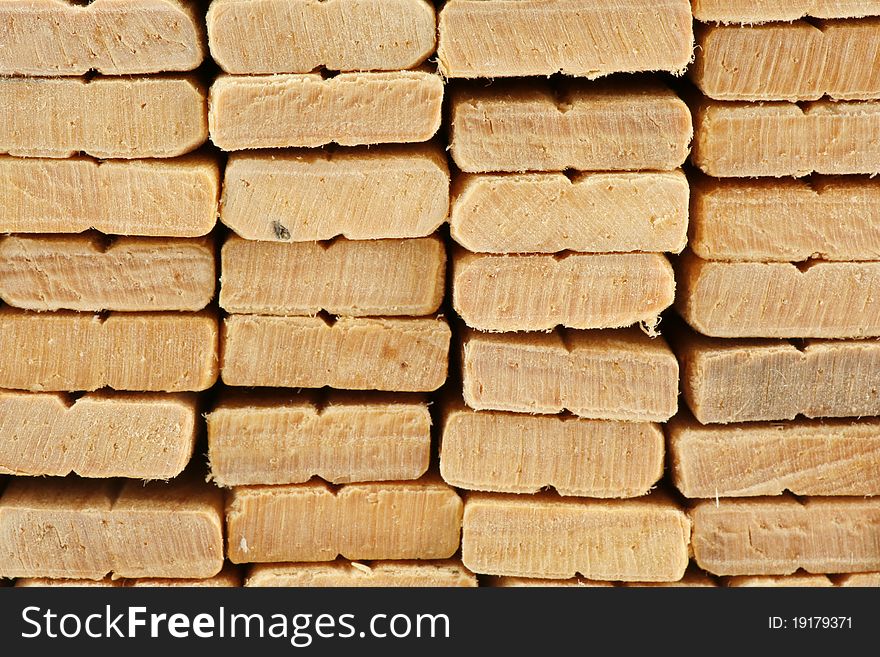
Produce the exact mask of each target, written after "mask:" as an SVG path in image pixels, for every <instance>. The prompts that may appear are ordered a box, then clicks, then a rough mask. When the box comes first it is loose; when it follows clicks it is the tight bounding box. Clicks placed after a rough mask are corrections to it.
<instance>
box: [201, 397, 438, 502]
mask: <svg viewBox="0 0 880 657" xmlns="http://www.w3.org/2000/svg"><path fill="white" fill-rule="evenodd" d="M207 423H208V459H209V461H210V466H211V478H212V479H213V481H214V483H216V484H217V485H218V486H224V487H227V486H246V485H253V484H296V483H304V482H306V481H308V480H309V479H311V478H312V477H313V476H318V477H321V478H322V479H324V480H325V481H330V482H332V483H334V484H341V483H349V482H353V481H389V480H403V479H406V480H409V479H418V478H419V477H421V476H422V475H423V474H424V473H425V471H426V470H427V469H428V463H429V462H430V457H431V414H430V413H429V411H428V404H427V400H426V399H424V398H422V397H409V396H390V395H367V394H351V393H331V394H330V395H329V396H328V397H326V398H320V397H318V396H317V395H310V394H307V393H299V394H295V395H294V394H282V393H278V394H271V393H250V394H236V395H229V396H227V397H225V398H221V400H220V401H219V402H218V403H217V404H216V406H215V407H214V408H213V410H211V412H210V413H208V415H207Z"/></svg>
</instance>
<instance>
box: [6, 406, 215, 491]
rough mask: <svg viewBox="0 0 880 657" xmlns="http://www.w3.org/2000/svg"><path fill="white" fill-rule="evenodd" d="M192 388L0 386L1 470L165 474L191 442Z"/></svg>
mask: <svg viewBox="0 0 880 657" xmlns="http://www.w3.org/2000/svg"><path fill="white" fill-rule="evenodd" d="M197 418H198V407H197V404H196V397H195V395H187V394H178V395H155V394H126V393H91V394H87V395H84V396H83V397H80V398H79V399H76V400H72V399H69V398H66V397H64V396H63V395H59V394H53V393H30V392H14V391H11V390H0V472H3V473H6V474H14V475H18V476H23V475H38V476H43V475H49V476H61V477H63V476H65V475H67V474H70V473H76V474H78V475H79V476H81V477H128V478H132V479H168V478H170V477H176V476H177V475H179V474H180V473H181V472H182V471H183V469H184V468H185V467H186V465H187V463H189V460H190V458H191V457H192V455H193V450H194V448H195V443H196V435H197V433H196V427H197Z"/></svg>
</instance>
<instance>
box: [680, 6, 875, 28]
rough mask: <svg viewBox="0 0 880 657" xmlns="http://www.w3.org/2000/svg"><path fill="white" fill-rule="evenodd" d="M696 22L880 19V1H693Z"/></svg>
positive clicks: (747, 22)
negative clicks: (879, 16)
mask: <svg viewBox="0 0 880 657" xmlns="http://www.w3.org/2000/svg"><path fill="white" fill-rule="evenodd" d="M691 3H692V5H693V12H694V18H696V19H697V20H698V21H706V22H717V23H745V24H749V23H766V22H770V21H793V20H797V19H798V18H804V17H810V18H860V17H862V16H878V15H880V2H878V0H761V2H755V0H691Z"/></svg>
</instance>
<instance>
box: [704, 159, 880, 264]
mask: <svg viewBox="0 0 880 657" xmlns="http://www.w3.org/2000/svg"><path fill="white" fill-rule="evenodd" d="M690 182H691V215H690V241H689V243H688V246H689V247H690V248H691V249H692V250H693V252H694V253H696V254H697V255H698V256H700V257H701V258H704V259H706V260H756V261H763V262H766V261H784V262H797V261H802V260H808V259H810V258H814V259H822V260H846V261H851V260H880V179H875V178H863V177H855V176H853V177H837V176H814V177H813V178H811V179H805V180H794V179H783V180H766V179H765V180H733V179H722V180H718V179H712V178H707V177H705V176H695V177H691V179H690Z"/></svg>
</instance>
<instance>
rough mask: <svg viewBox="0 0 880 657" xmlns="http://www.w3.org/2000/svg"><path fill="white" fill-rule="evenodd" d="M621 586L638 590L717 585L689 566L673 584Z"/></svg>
mask: <svg viewBox="0 0 880 657" xmlns="http://www.w3.org/2000/svg"><path fill="white" fill-rule="evenodd" d="M621 586H628V587H640V588H657V587H664V588H714V587H717V586H718V583H717V582H716V581H715V580H714V579H713V578H711V577H710V576H709V575H707V574H706V573H704V572H703V571H702V570H700V569H699V568H697V567H696V566H694V565H693V564H691V565H690V566H688V569H687V571H685V574H684V577H682V578H681V579H678V580H675V581H674V582H623V583H622V584H621Z"/></svg>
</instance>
